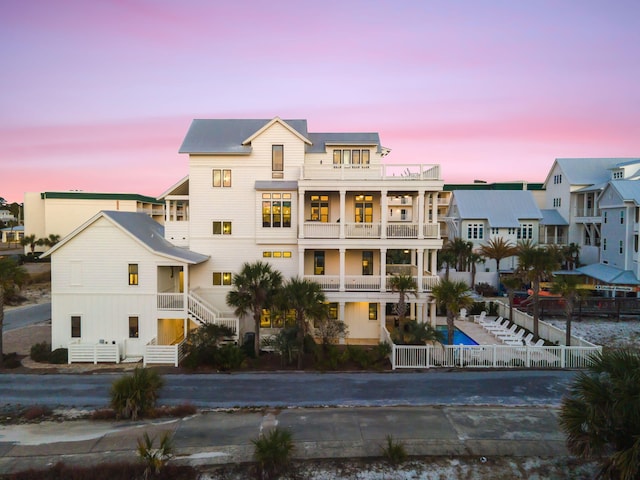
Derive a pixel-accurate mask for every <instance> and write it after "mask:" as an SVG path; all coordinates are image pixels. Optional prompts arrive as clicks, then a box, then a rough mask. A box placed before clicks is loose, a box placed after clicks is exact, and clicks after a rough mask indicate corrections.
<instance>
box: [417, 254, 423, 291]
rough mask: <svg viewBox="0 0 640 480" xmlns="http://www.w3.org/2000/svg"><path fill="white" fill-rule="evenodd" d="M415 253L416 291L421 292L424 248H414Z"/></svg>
mask: <svg viewBox="0 0 640 480" xmlns="http://www.w3.org/2000/svg"><path fill="white" fill-rule="evenodd" d="M416 253H417V254H418V259H417V260H418V279H417V283H418V291H419V292H422V291H423V285H422V284H423V282H422V279H423V277H424V250H423V249H422V248H418V249H417V250H416Z"/></svg>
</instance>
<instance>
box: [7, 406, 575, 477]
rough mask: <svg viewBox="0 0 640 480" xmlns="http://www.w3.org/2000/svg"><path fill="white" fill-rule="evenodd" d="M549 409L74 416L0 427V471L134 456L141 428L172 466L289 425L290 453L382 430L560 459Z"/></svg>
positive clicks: (374, 442) (339, 454) (429, 451)
mask: <svg viewBox="0 0 640 480" xmlns="http://www.w3.org/2000/svg"><path fill="white" fill-rule="evenodd" d="M557 412H558V411H557V409H555V408H550V407H549V408H545V407H495V406H491V407H462V406H455V407H380V408H326V409H303V408H295V409H285V410H265V411H233V412H226V411H225V412H215V411H214V412H205V413H201V414H197V415H195V416H192V417H187V418H184V419H165V420H156V421H144V422H101V421H87V420H74V421H67V422H43V423H40V424H29V425H9V426H2V427H0V457H1V458H0V473H11V472H16V471H21V470H25V469H28V468H45V467H47V466H51V465H54V464H55V463H57V462H64V463H66V464H78V465H80V464H82V465H87V464H95V463H101V462H106V461H109V462H112V461H121V460H131V461H135V460H136V454H135V449H136V446H137V440H138V438H140V437H141V436H142V435H143V433H144V432H145V431H146V432H148V433H149V435H151V436H156V437H157V439H158V440H157V442H159V437H160V435H161V434H162V433H163V432H165V431H169V432H171V433H172V435H173V440H174V447H175V453H176V458H175V460H173V462H174V463H185V464H189V465H194V466H198V465H216V464H228V463H243V462H249V461H251V459H252V455H253V445H252V443H251V440H252V439H255V438H257V437H258V436H259V435H260V433H261V432H263V431H267V430H268V429H270V428H274V427H275V426H279V427H281V428H287V429H290V430H291V431H292V433H293V439H294V442H295V444H296V450H295V454H294V456H295V457H296V458H300V459H318V458H357V457H377V456H380V455H381V447H382V445H384V444H385V442H386V436H387V435H392V436H393V438H394V439H395V440H398V441H401V442H402V443H403V444H404V445H405V447H406V449H407V452H408V453H409V454H410V455H424V456H429V455H447V456H459V455H464V456H466V455H470V456H478V457H481V456H485V457H495V456H522V457H534V456H540V457H554V456H556V457H557V456H565V455H567V451H566V448H565V443H564V436H563V435H562V433H561V432H560V430H559V428H558V424H557Z"/></svg>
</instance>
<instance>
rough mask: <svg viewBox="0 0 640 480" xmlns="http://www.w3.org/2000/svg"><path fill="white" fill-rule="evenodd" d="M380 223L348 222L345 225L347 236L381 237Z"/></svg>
mask: <svg viewBox="0 0 640 480" xmlns="http://www.w3.org/2000/svg"><path fill="white" fill-rule="evenodd" d="M380 228H381V225H380V224H379V223H347V224H345V226H344V235H345V237H346V238H380Z"/></svg>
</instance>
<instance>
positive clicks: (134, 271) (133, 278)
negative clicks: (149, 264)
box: [129, 263, 138, 285]
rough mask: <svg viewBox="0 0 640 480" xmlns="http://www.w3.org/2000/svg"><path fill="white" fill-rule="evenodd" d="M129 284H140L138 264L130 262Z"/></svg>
mask: <svg viewBox="0 0 640 480" xmlns="http://www.w3.org/2000/svg"><path fill="white" fill-rule="evenodd" d="M129 285H138V264H137V263H130V264H129Z"/></svg>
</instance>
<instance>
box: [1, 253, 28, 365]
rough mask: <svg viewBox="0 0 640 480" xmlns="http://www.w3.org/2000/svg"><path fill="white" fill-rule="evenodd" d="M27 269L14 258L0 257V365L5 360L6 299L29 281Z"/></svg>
mask: <svg viewBox="0 0 640 480" xmlns="http://www.w3.org/2000/svg"><path fill="white" fill-rule="evenodd" d="M27 278H28V274H27V271H26V270H25V269H24V268H23V267H21V266H20V265H18V262H16V261H15V260H14V259H13V258H0V367H2V364H3V361H4V352H3V344H2V329H3V326H4V304H5V300H6V299H7V298H9V297H11V296H13V295H15V293H16V291H18V290H20V288H21V287H22V285H24V284H25V283H26V281H27Z"/></svg>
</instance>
